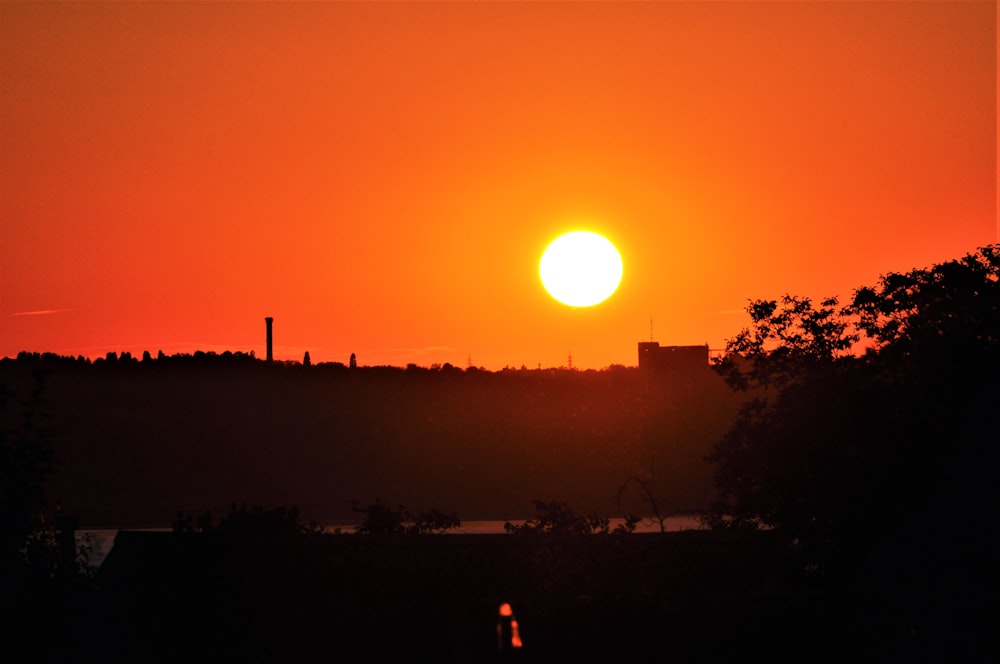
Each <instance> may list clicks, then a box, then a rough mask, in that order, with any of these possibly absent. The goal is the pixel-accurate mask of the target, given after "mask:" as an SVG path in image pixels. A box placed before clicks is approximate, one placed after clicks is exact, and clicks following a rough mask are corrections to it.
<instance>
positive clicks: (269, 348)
mask: <svg viewBox="0 0 1000 664" xmlns="http://www.w3.org/2000/svg"><path fill="white" fill-rule="evenodd" d="M264 322H265V323H267V361H268V362H270V361H271V360H273V359H274V354H273V352H272V348H273V347H272V345H271V323H273V322H274V319H273V318H271V317H270V316H268V317H267V318H265V319H264Z"/></svg>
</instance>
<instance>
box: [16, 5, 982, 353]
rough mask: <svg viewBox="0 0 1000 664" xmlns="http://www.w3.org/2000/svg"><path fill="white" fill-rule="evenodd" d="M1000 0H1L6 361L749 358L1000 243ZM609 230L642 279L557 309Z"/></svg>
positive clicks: (631, 273)
mask: <svg viewBox="0 0 1000 664" xmlns="http://www.w3.org/2000/svg"><path fill="white" fill-rule="evenodd" d="M996 26H997V14H996V3H995V2H976V1H972V2H905V1H904V2H870V3H860V2H858V3H855V2H739V3H721V2H650V3H604V2H594V3H533V2H526V3H474V2H468V3H464V2H463V3H421V2H414V3H410V2H405V3H353V2H349V3H340V2H324V3H242V2H236V3H100V2H98V3H89V2H88V3H50V2H40V3H36V2H4V3H0V70H2V76H0V152H2V159H0V189H2V191H0V194H2V195H0V356H14V355H16V354H17V353H18V352H19V351H22V350H27V351H39V352H46V351H48V352H55V353H59V354H63V355H74V356H75V355H85V356H88V357H101V356H103V355H104V354H105V353H107V352H109V351H116V352H121V351H129V352H131V353H132V354H133V355H135V356H137V357H138V356H140V355H141V354H142V352H143V351H144V350H148V351H150V352H151V353H152V354H153V355H154V356H155V355H156V354H157V351H159V350H162V351H164V352H165V353H167V354H173V353H190V352H193V351H195V350H205V351H218V352H221V351H224V350H233V351H244V352H249V351H255V353H256V355H257V357H263V354H264V344H265V337H264V325H263V322H262V320H261V319H262V318H263V317H264V316H273V317H274V320H275V338H274V355H275V358H276V359H278V360H294V361H301V360H302V358H303V354H304V353H305V352H306V351H309V352H310V355H311V358H312V361H313V362H314V363H319V362H334V361H335V362H343V363H347V362H348V358H349V357H350V356H351V354H352V353H356V356H357V362H358V363H359V364H360V365H379V364H392V365H397V366H405V365H406V364H407V363H411V362H412V363H416V364H419V365H422V366H428V365H431V364H432V363H445V362H450V363H452V364H454V365H457V366H461V367H465V366H467V365H469V364H472V365H475V366H482V367H485V368H488V369H500V368H502V367H504V366H508V365H510V366H521V365H528V366H531V367H535V366H539V365H540V366H559V365H563V364H565V362H566V354H567V349H572V354H573V362H574V365H575V366H578V367H580V368H602V367H605V366H608V365H610V364H625V365H635V364H636V351H635V348H636V346H635V344H636V342H637V341H640V340H645V339H647V338H648V337H649V321H650V319H651V318H652V319H653V320H654V321H655V324H656V337H657V340H658V341H661V342H663V343H665V344H682V345H683V344H705V343H708V344H709V345H710V346H711V348H713V349H717V348H720V347H722V346H723V344H724V340H725V339H726V338H729V337H731V336H733V335H734V334H735V333H736V332H738V331H739V329H740V328H741V327H743V326H744V325H745V324H746V318H745V314H744V313H743V308H744V307H745V306H746V303H747V300H748V299H750V298H756V297H778V296H780V295H782V294H784V293H786V292H792V293H799V294H802V295H808V296H812V297H823V296H828V295H839V296H841V297H848V296H850V294H851V291H852V289H854V288H856V287H858V286H862V285H865V284H869V283H872V282H873V281H875V280H876V279H877V277H878V276H879V275H880V274H882V273H885V272H887V271H890V270H907V269H910V268H913V267H919V266H927V265H930V264H932V263H935V262H939V261H942V260H947V259H950V258H954V257H957V256H960V255H963V254H965V253H967V252H969V251H972V250H973V249H974V248H976V247H978V246H983V245H986V244H989V243H992V242H996V241H997V239H998V238H997V235H996V234H997V215H996V201H997V194H996V127H997V114H996V81H997V73H996V72H997V66H996V63H997V60H996V52H997V42H996ZM574 219H598V220H601V222H602V224H604V226H603V227H602V232H604V233H606V234H607V236H608V237H610V238H612V239H613V241H614V243H615V245H616V246H617V247H618V250H619V251H620V253H621V255H622V256H623V257H624V259H625V262H626V282H625V284H626V285H627V287H624V286H623V287H622V288H621V289H620V290H619V291H618V292H616V293H615V295H614V297H611V298H609V299H608V300H606V301H605V302H604V303H603V304H601V305H600V306H597V307H590V308H583V309H580V308H570V307H564V306H553V304H554V303H553V302H552V300H551V298H550V297H549V295H548V294H547V293H546V292H545V291H544V290H543V289H542V288H539V285H538V271H537V267H538V261H539V257H540V256H541V254H542V252H543V251H544V249H545V247H546V246H547V244H548V243H549V242H550V241H551V240H552V238H554V237H556V236H558V235H559V234H560V233H562V232H565V231H566V230H567V228H566V224H567V223H572V220H574Z"/></svg>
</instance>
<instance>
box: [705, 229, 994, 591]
mask: <svg viewBox="0 0 1000 664" xmlns="http://www.w3.org/2000/svg"><path fill="white" fill-rule="evenodd" d="M998 277H1000V247H997V246H992V247H986V248H983V249H981V250H979V251H978V252H977V253H975V254H972V255H969V256H966V257H964V258H962V259H960V260H954V261H949V262H947V263H944V264H941V265H936V266H933V267H931V268H928V269H923V270H913V271H911V272H909V273H906V274H895V273H891V274H888V275H885V276H883V277H882V278H881V279H880V281H879V284H878V285H877V286H875V287H865V288H860V289H858V290H857V291H856V293H855V295H854V298H853V300H852V301H851V303H850V304H848V305H846V306H838V303H837V300H836V299H835V298H830V299H828V300H824V301H823V302H822V303H821V305H820V306H819V307H815V306H814V305H813V304H812V303H811V302H810V301H809V300H808V299H803V298H795V297H791V296H786V297H785V298H783V300H782V301H781V302H777V301H754V302H751V304H750V306H749V307H748V309H747V310H748V313H749V314H750V317H751V327H750V328H749V329H746V330H743V331H742V332H741V333H740V334H738V335H737V336H736V337H734V338H733V339H732V340H730V342H729V343H728V344H727V351H728V358H727V359H725V360H723V361H721V362H719V363H718V364H717V369H718V371H719V372H720V373H721V374H722V375H724V376H725V377H726V379H727V381H728V382H729V384H730V385H731V386H732V387H734V388H736V389H739V390H743V391H745V392H746V393H747V394H748V396H749V397H750V398H749V399H748V401H747V402H746V403H745V404H744V405H743V406H742V409H741V410H740V413H739V416H738V418H737V420H736V422H735V424H734V426H733V427H732V428H731V429H730V430H729V431H728V433H726V435H725V436H723V437H722V438H721V439H720V440H719V442H718V443H717V444H716V446H715V448H714V449H713V451H712V452H711V454H710V455H709V459H710V460H711V461H712V462H713V463H714V464H715V465H716V471H715V478H716V482H717V485H718V488H719V490H720V494H721V496H722V498H723V500H722V501H721V502H720V503H718V504H717V505H716V506H715V510H714V514H713V515H712V516H711V517H710V519H709V520H710V522H711V523H712V524H713V525H715V526H728V527H744V526H746V527H760V526H765V527H773V528H777V529H779V530H781V531H783V532H785V533H786V534H787V535H788V536H789V537H791V538H793V539H794V541H795V542H796V543H797V545H798V546H799V547H800V551H801V553H802V555H803V559H804V561H805V562H806V564H807V565H809V566H811V567H812V568H813V569H818V570H824V571H830V570H833V569H835V568H852V567H855V566H857V565H858V564H863V563H864V561H865V560H867V559H868V558H869V557H870V556H871V555H874V553H873V552H875V551H877V550H879V547H881V546H884V545H885V543H886V542H891V541H892V539H893V537H895V536H896V533H897V532H898V530H899V529H900V527H902V524H905V523H907V522H908V521H910V520H912V519H913V518H914V515H915V514H919V515H929V514H931V513H932V511H933V510H934V509H936V506H941V505H945V504H947V505H949V506H953V507H954V508H956V509H960V510H964V511H966V512H968V511H970V510H980V509H982V508H983V507H984V506H983V505H981V504H978V505H977V504H969V503H967V502H966V501H967V500H968V499H969V497H970V496H971V495H972V494H970V492H969V491H968V489H967V484H968V483H972V484H973V485H975V484H976V483H977V482H980V481H981V478H982V477H983V473H982V471H981V470H977V468H976V467H975V466H978V465H980V464H989V463H991V460H992V459H993V457H994V451H993V447H994V446H995V444H996V436H995V433H996V432H995V428H993V426H992V425H991V424H988V423H989V422H990V421H991V418H992V415H991V414H990V411H991V410H992V409H993V408H994V407H995V404H996V403H1000V393H998V382H997V376H998V375H1000V313H998V312H1000V281H998ZM859 342H860V344H859ZM860 348H864V352H858V351H859V349H860ZM991 403H992V405H988V404H991ZM988 431H992V432H993V435H992V436H990V435H989V434H987V433H986V432H988ZM959 496H961V498H959ZM959 503H962V504H961V505H959Z"/></svg>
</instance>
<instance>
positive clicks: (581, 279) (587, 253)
mask: <svg viewBox="0 0 1000 664" xmlns="http://www.w3.org/2000/svg"><path fill="white" fill-rule="evenodd" d="M538 274H539V276H540V277H541V279H542V285H543V286H545V290H547V291H548V293H549V295H551V296H552V297H554V298H555V299H557V300H559V301H560V302H562V303H563V304H565V305H568V306H570V307H592V306H594V305H595V304H600V303H601V302H603V301H604V300H606V299H608V298H609V297H611V295H612V294H613V293H614V292H615V291H616V290H617V289H618V284H620V283H621V280H622V257H621V254H619V253H618V250H617V249H615V245H613V244H611V242H610V241H609V240H608V239H607V238H605V237H603V236H601V235H598V234H597V233H592V232H591V231H573V232H571V233H566V234H565V235H560V236H559V237H557V238H556V239H555V240H553V241H552V243H551V244H549V246H548V247H547V248H546V249H545V252H544V253H543V254H542V260H541V262H539V264H538Z"/></svg>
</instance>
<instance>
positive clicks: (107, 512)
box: [0, 354, 735, 525]
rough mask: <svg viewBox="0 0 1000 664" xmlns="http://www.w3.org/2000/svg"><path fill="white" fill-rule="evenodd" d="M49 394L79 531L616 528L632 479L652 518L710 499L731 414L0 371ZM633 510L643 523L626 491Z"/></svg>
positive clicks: (559, 385) (467, 383)
mask: <svg viewBox="0 0 1000 664" xmlns="http://www.w3.org/2000/svg"><path fill="white" fill-rule="evenodd" d="M36 372H41V374H42V375H43V377H44V378H43V380H44V385H45V393H44V394H45V396H44V400H43V403H42V410H43V412H44V413H46V415H47V419H46V426H47V427H48V429H49V430H50V431H51V434H52V441H53V447H54V451H55V457H56V463H57V469H56V472H55V474H54V476H53V477H52V480H51V483H50V486H49V488H48V495H49V498H50V501H52V502H55V501H59V502H60V504H61V506H62V509H63V511H64V512H67V513H73V514H78V515H79V516H80V518H81V522H82V523H83V524H85V525H98V524H107V525H140V524H147V525H168V524H170V523H171V522H172V521H173V519H174V517H175V516H176V513H177V511H178V510H180V511H183V512H185V513H199V512H201V511H204V510H206V509H211V510H213V511H215V512H216V513H221V512H224V511H225V510H227V509H228V508H229V506H230V505H231V504H232V503H233V502H237V503H240V502H247V503H251V504H258V505H264V506H274V505H297V506H299V507H300V508H301V510H302V514H303V517H304V518H305V519H307V520H308V519H315V520H317V521H321V522H328V523H329V522H338V521H343V520H350V521H353V520H355V519H356V515H352V514H351V512H350V506H349V501H351V500H353V499H357V500H359V501H362V502H365V501H368V500H371V499H373V498H376V497H380V498H382V499H385V500H387V501H390V502H394V503H395V502H399V503H403V504H406V505H408V506H412V507H420V508H427V507H432V506H433V507H440V508H443V509H447V510H452V511H457V512H458V513H459V515H460V516H461V517H462V518H464V519H472V518H514V517H517V516H519V515H525V516H526V515H527V514H528V512H529V511H530V510H531V506H532V503H531V501H532V500H533V499H536V498H537V499H545V500H562V501H565V502H568V503H569V504H571V505H573V506H574V507H575V508H577V509H578V510H580V511H594V512H600V513H604V514H613V513H617V512H618V509H617V508H618V505H617V502H616V493H617V492H618V490H619V489H620V487H621V486H622V485H623V483H625V482H626V480H627V479H628V478H629V477H630V476H633V475H641V476H643V477H644V478H645V479H646V480H647V481H651V483H650V486H651V488H652V489H653V491H654V493H655V495H656V497H657V500H658V501H659V503H660V507H661V508H662V509H664V510H667V511H681V510H692V509H698V508H700V507H702V506H704V505H705V504H706V502H707V501H708V500H709V498H710V496H709V493H710V491H711V481H710V469H709V468H708V466H707V464H705V463H704V461H703V460H702V458H703V456H704V455H705V454H706V452H707V451H708V449H709V446H710V445H711V443H712V442H713V441H714V440H715V439H716V438H717V437H718V436H719V435H721V434H722V433H723V432H724V431H725V430H726V429H727V427H728V426H729V424H730V423H731V421H732V417H733V414H734V412H735V400H734V399H735V398H734V396H733V395H732V394H731V393H730V392H729V391H728V390H727V389H726V387H725V386H724V385H723V383H722V381H721V380H720V379H718V378H717V377H716V376H715V375H714V374H713V373H712V372H711V371H709V370H708V369H707V368H706V369H705V371H704V372H696V373H694V374H690V375H687V376H683V377H680V376H678V377H674V378H670V377H668V376H662V375H651V374H649V373H644V372H640V371H639V370H637V369H631V368H623V367H621V368H612V369H609V370H605V371H570V370H538V371H535V370H520V371H501V372H487V371H483V370H474V369H472V370H467V371H463V370H460V369H456V368H454V367H450V366H448V365H446V366H445V367H442V368H436V369H421V368H418V367H413V366H411V367H408V368H407V369H401V368H394V367H369V368H356V369H349V368H347V367H344V366H343V365H339V364H321V365H315V366H311V367H306V366H301V365H291V364H277V363H275V364H267V363H265V362H262V361H260V360H255V359H254V358H252V357H250V356H247V355H239V354H226V355H222V356H219V355H211V354H201V355H200V357H199V356H197V355H196V356H184V357H172V358H163V357H161V358H160V359H152V358H146V359H145V360H144V361H142V362H140V361H138V360H136V359H133V358H124V359H123V358H118V357H109V360H100V361H97V362H93V363H90V362H86V361H81V360H72V359H68V358H58V357H55V356H51V355H46V356H37V355H23V356H21V357H19V359H17V360H10V359H7V360H3V361H2V362H0V383H3V384H6V385H7V387H8V389H10V390H11V391H12V392H14V393H15V394H26V393H28V392H29V391H30V390H31V387H32V385H33V381H34V377H33V376H34V374H35V373H36ZM624 502H625V504H624V506H623V508H624V509H626V510H630V511H643V512H648V511H649V506H648V504H645V503H644V502H642V501H641V500H640V496H639V494H638V493H637V490H636V489H635V485H633V487H632V489H630V492H627V493H626V494H625V496H624Z"/></svg>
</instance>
